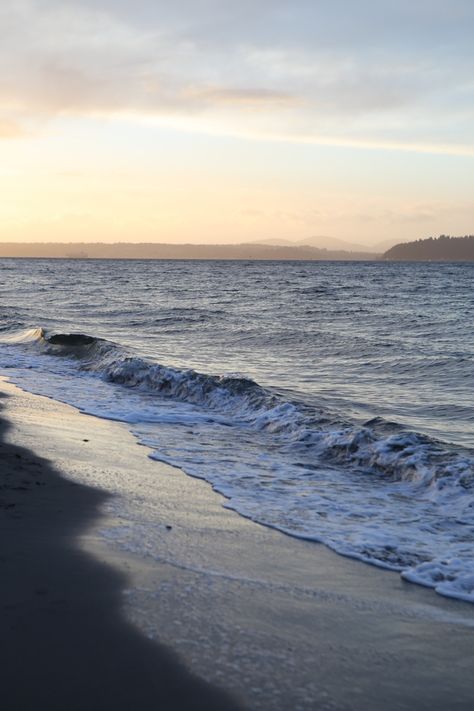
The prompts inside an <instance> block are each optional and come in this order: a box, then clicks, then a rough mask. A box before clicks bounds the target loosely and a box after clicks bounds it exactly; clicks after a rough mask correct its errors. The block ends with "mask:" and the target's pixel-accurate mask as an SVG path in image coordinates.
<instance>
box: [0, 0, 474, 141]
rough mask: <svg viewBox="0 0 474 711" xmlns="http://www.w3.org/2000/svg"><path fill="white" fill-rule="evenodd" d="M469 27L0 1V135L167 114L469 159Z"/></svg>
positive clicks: (380, 17)
mask: <svg viewBox="0 0 474 711" xmlns="http://www.w3.org/2000/svg"><path fill="white" fill-rule="evenodd" d="M382 6H383V8H382ZM473 21H474V10H473V6H472V3H471V2H467V1H466V2H462V1H461V0H452V2H450V3H449V5H447V4H446V3H444V2H441V1H438V0H430V1H429V2H428V0H411V1H410V2H408V0H407V1H405V2H403V1H402V0H399V1H398V2H394V1H392V0H387V1H386V2H384V3H375V2H370V1H369V0H360V2H359V3H357V7H355V5H354V3H353V2H349V1H348V0H339V2H332V3H329V2H328V0H319V1H318V2H314V0H311V1H310V0H295V1H294V2H289V0H271V1H270V0H260V2H259V3H258V4H256V3H254V2H250V0H241V2H240V3H239V5H236V4H235V3H230V2H226V1H225V0H219V1H217V0H202V2H200V3H196V2H195V1H194V0H192V1H191V0H182V2H180V3H179V4H172V3H169V2H164V0H154V1H153V2H152V0H135V2H134V3H132V2H130V1H129V0H114V1H113V2H112V0H95V1H94V2H92V1H89V0H82V1H80V0H75V1H71V0H70V1H69V2H65V1H64V0H62V2H58V0H42V1H41V0H3V2H2V5H1V8H0V30H1V32H2V44H1V46H0V133H1V134H2V135H3V132H2V131H1V126H2V125H3V124H5V125H7V124H8V121H11V122H12V124H11V125H12V126H17V127H18V130H20V127H21V125H22V123H23V124H31V123H32V122H34V121H35V120H36V121H41V122H43V121H44V120H45V119H48V118H54V117H56V116H63V115H79V116H80V115H97V114H101V115H104V114H108V115H111V116H112V115H118V114H123V115H126V116H130V115H133V114H135V115H142V116H147V117H154V118H155V119H157V120H159V119H160V118H161V117H169V116H170V115H171V116H173V115H174V116H177V117H180V118H181V119H188V120H189V121H188V124H187V125H188V126H191V125H193V124H192V122H193V121H195V124H194V125H195V126H196V127H197V128H199V127H202V126H205V125H206V122H208V125H209V126H212V127H213V128H214V129H217V128H218V129H219V130H221V131H222V132H226V131H227V132H230V133H237V134H239V135H246V134H247V135H262V136H267V137H272V136H273V137H275V138H280V139H281V138H286V139H287V140H312V141H321V142H322V143H328V144H330V143H331V142H334V143H337V142H339V143H340V144H341V145H346V144H347V145H349V144H352V145H356V146H357V145H365V146H371V145H375V146H379V147H390V146H396V145H398V144H400V145H401V146H405V147H408V148H410V146H411V147H412V148H413V149H415V150H417V149H418V148H417V147H418V146H425V147H427V149H428V150H429V149H430V147H431V146H434V147H435V148H436V147H438V148H439V150H442V151H444V152H446V151H447V152H450V151H451V148H452V147H453V148H454V149H455V150H459V151H460V152H466V150H465V148H466V147H467V149H468V150H467V152H468V153H469V150H470V147H471V146H474V122H473V118H474V86H473V84H472V74H473V70H474V59H473V57H472V51H471V49H470V42H471V36H472V32H471V31H472V29H473ZM196 117H199V120H196ZM2 122H3V123H2ZM5 135H7V131H6V129H5ZM12 135H13V133H12Z"/></svg>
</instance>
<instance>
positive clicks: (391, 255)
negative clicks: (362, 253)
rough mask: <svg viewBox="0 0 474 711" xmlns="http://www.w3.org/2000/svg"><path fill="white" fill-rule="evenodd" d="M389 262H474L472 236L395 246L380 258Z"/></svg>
mask: <svg viewBox="0 0 474 711" xmlns="http://www.w3.org/2000/svg"><path fill="white" fill-rule="evenodd" d="M382 259H387V260H390V261H402V262H404V261H423V262H424V261H426V262H428V261H433V262H474V235H466V236H465V237H450V236H449V235H441V236H440V237H435V238H433V237H428V239H419V240H417V241H416V242H407V243H405V244H397V245H395V247H392V248H391V249H389V250H388V251H387V252H385V253H384V254H383V256H382Z"/></svg>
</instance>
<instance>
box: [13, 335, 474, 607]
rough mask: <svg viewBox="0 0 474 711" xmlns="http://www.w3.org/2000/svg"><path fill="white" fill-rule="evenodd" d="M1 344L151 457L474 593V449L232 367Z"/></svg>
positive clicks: (242, 501) (99, 348) (277, 523)
mask: <svg viewBox="0 0 474 711" xmlns="http://www.w3.org/2000/svg"><path fill="white" fill-rule="evenodd" d="M0 343H1V344H2V352H3V366H4V367H9V368H10V369H11V373H12V375H11V377H12V380H14V381H15V382H18V383H19V384H20V385H23V386H25V387H26V388H27V389H31V390H33V391H35V392H42V393H43V394H48V395H50V396H52V397H56V398H57V399H60V400H64V401H67V402H70V403H71V404H73V405H76V406H78V407H79V408H80V409H82V410H84V411H86V412H91V413H93V414H96V415H99V416H103V417H113V418H116V419H119V420H124V421H126V422H129V423H130V424H131V425H132V424H133V429H134V432H135V434H136V435H137V436H138V437H139V439H140V441H142V442H143V443H145V444H147V445H149V446H150V447H152V448H153V450H154V455H153V456H154V457H155V458H156V459H161V460H163V461H166V462H169V463H171V464H175V465H177V466H180V467H182V468H183V469H184V470H185V471H187V472H188V473H190V474H192V475H194V476H199V477H202V478H205V479H207V480H208V481H210V482H211V483H212V485H213V486H214V488H215V489H216V490H218V491H220V492H222V493H223V494H224V495H225V496H226V497H227V498H228V499H229V504H228V505H229V506H230V507H232V508H234V509H236V510H237V511H239V512H240V513H242V514H244V515H246V516H249V517H251V518H253V519H255V520H256V521H259V522H261V523H264V524H266V525H270V526H273V527H275V528H278V529H280V530H282V531H284V532H286V533H289V534H291V535H295V536H299V537H302V538H306V539H310V540H317V541H322V542H324V543H326V544H327V545H328V546H330V547H331V548H333V549H334V550H336V551H337V552H339V553H342V554H344V555H348V556H352V557H356V558H360V559H361V560H364V561H366V562H369V563H372V564H375V565H379V566H382V567H386V568H390V569H393V570H399V571H400V572H401V573H402V575H403V576H404V577H405V578H406V579H407V580H410V581H413V582H417V583H420V584H423V585H429V586H431V587H434V588H435V589H436V590H437V591H438V592H440V593H442V594H444V595H448V596H452V597H458V598H461V599H465V600H470V601H474V560H473V555H472V543H473V542H474V452H472V450H467V449H464V450H463V449H461V448H459V447H454V446H450V445H448V444H446V443H443V442H440V441H437V440H435V439H432V438H430V437H428V436H426V435H423V434H420V433H417V432H413V431H407V430H405V429H404V428H403V427H401V426H400V425H396V424H394V423H390V422H387V421H385V420H383V419H382V418H375V419H371V420H368V421H366V422H354V421H350V420H348V421H341V420H340V419H338V418H336V417H334V416H333V415H332V414H331V413H330V412H329V411H327V410H323V409H322V408H317V407H315V406H311V405H309V404H308V403H305V402H302V401H301V400H300V399H299V398H298V396H297V395H296V394H293V393H291V392H279V391H276V390H274V389H270V388H264V387H261V386H260V385H259V384H258V383H256V382H254V381H253V380H251V379H249V378H247V377H244V376H242V375H240V374H230V375H229V374H227V375H212V374H204V373H199V372H196V371H194V370H185V369H179V368H175V367H171V366H167V365H162V364H160V363H157V362H154V361H152V360H149V359H146V358H142V357H141V356H140V355H139V354H135V353H134V352H133V350H131V349H130V350H126V349H125V348H123V347H122V346H121V345H119V344H116V343H112V342H110V341H107V340H105V339H101V338H95V337H93V336H89V335H86V334H83V333H57V332H53V333H49V332H48V331H47V330H45V329H43V328H36V329H30V330H28V331H13V332H7V333H2V335H1V337H0ZM20 352H21V353H22V356H21V358H20V359H19V357H18V354H19V353H20ZM9 353H10V354H11V356H12V357H11V359H10V360H9V359H8V354H9ZM59 362H61V363H62V365H55V363H59ZM13 371H14V372H13ZM32 371H33V375H32ZM39 372H41V377H38V375H39ZM71 379H74V382H75V383H76V385H75V387H74V388H71V387H65V382H66V381H67V382H68V383H70V382H71ZM98 381H99V382H100V383H102V386H101V387H98V385H97V382H98ZM77 383H80V385H77ZM116 386H120V387H119V389H118V388H117V387H116ZM65 393H67V394H66V395H65ZM118 393H120V397H118ZM127 393H129V397H128V398H127V397H126V394H127ZM183 427H186V428H187V430H186V434H185V435H183V433H182V428H183ZM177 428H178V430H179V435H180V436H179V437H177V431H178V430H177ZM179 428H181V429H179Z"/></svg>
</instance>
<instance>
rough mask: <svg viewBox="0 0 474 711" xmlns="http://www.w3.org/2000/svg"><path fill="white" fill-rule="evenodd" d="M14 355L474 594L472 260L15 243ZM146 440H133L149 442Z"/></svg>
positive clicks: (5, 302)
mask: <svg viewBox="0 0 474 711" xmlns="http://www.w3.org/2000/svg"><path fill="white" fill-rule="evenodd" d="M0 309H1V310H0V315H1V318H0V329H1V330H0V373H1V374H3V375H6V376H8V377H9V378H10V379H11V380H12V381H13V382H15V383H17V384H18V385H20V386H21V387H23V388H24V389H26V390H29V391H31V392H34V393H39V394H43V395H47V396H49V397H52V398H55V399H57V400H60V401H63V402H67V403H70V404H72V405H74V406H76V407H77V408H79V409H81V410H82V411H84V412H86V413H90V414H93V415H96V416H99V417H104V418H111V419H116V420H120V421H123V422H125V423H127V424H128V426H129V428H130V429H131V430H132V431H133V433H134V434H135V435H136V436H137V438H138V440H139V441H140V442H141V443H143V444H146V445H148V446H149V447H151V449H152V450H153V455H152V456H153V457H154V458H156V459H158V460H161V461H164V462H168V463H171V464H174V465H177V466H179V467H181V468H182V469H184V471H185V472H187V473H188V474H190V475H192V476H196V477H200V478H203V479H205V480H207V481H208V482H210V483H211V484H212V486H213V487H214V488H215V489H216V490H217V491H219V492H221V493H223V494H224V495H225V496H226V497H227V503H226V505H227V506H229V507H230V508H233V509H235V510H236V511H238V512H239V513H241V514H242V515H244V516H247V517H249V518H251V519H253V520H255V521H257V522H259V523H261V524H264V525H267V526H271V527H274V528H276V529H279V530H281V531H283V532H285V533H287V534H290V535H293V536H296V537H301V538H304V539H308V540H314V541H319V542H322V543H325V544H326V545H327V546H329V547H330V548H332V549H333V550H335V551H337V552H338V553H340V554H343V555H347V556H351V557H354V558H358V559H360V560H361V561H364V562H366V563H371V564H373V565H378V566H381V567H385V568H390V569H392V570H397V571H399V572H400V573H401V575H402V576H403V577H404V578H405V579H406V580H409V581H412V582H415V583H419V584H422V585H427V586H430V587H433V588H434V589H435V590H436V591H437V592H438V593H440V594H442V595H447V596H451V597H457V598H460V599H464V600H468V601H471V602H474V449H473V447H474V436H473V433H474V328H473V326H474V323H473V320H474V319H473V314H474V265H472V264H423V263H413V264H408V263H407V264H404V263H394V264H390V263H383V262H380V263H378V262H370V263H360V262H357V263H350V262H345V263H341V262H339V263H335V262H332V263H331V262H199V261H198V262H195V261H192V262H191V261H190V262H175V261H93V260H71V261H67V260H64V261H63V260H3V261H1V262H0ZM143 456H145V454H144V450H143V449H140V448H139V447H137V457H143Z"/></svg>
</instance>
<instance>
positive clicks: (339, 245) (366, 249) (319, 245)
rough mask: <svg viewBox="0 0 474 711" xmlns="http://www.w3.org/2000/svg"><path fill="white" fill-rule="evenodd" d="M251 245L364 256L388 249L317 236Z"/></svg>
mask: <svg viewBox="0 0 474 711" xmlns="http://www.w3.org/2000/svg"><path fill="white" fill-rule="evenodd" d="M249 244H264V245H272V246H276V247H279V246H285V247H314V248H315V249H328V250H336V251H341V250H342V251H344V252H362V253H364V254H368V253H369V254H370V253H374V254H381V253H382V252H384V251H385V250H386V249H387V246H385V247H384V249H377V248H376V247H373V246H368V245H366V244H359V243H357V242H346V241H345V240H342V239H338V238H337V237H328V236H326V235H315V236H313V237H306V238H304V239H299V240H289V239H278V238H275V239H271V238H270V239H263V240H258V241H254V242H249ZM392 244H393V243H392ZM390 246H391V245H390Z"/></svg>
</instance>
